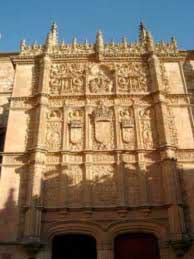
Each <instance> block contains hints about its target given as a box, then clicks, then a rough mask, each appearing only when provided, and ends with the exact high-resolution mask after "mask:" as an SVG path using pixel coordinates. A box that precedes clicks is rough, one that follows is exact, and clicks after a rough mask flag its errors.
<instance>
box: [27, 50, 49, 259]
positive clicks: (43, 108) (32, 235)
mask: <svg viewBox="0 0 194 259" xmlns="http://www.w3.org/2000/svg"><path fill="white" fill-rule="evenodd" d="M50 64H51V62H50V58H49V56H48V55H47V54H45V56H44V57H43V58H42V60H41V72H40V81H39V82H40V83H39V89H38V94H37V96H36V98H37V106H36V111H35V112H36V114H35V121H34V135H33V146H32V149H31V150H30V152H31V153H30V159H29V160H30V165H29V172H28V174H29V175H28V189H27V190H28V194H27V207H26V214H25V229H24V242H23V243H24V246H25V247H27V250H29V251H31V250H33V251H34V250H35V251H36V253H37V252H38V250H37V249H38V248H42V246H43V242H41V240H40V234H41V233H40V231H41V214H42V202H43V201H42V181H43V178H42V176H43V172H44V170H45V162H46V154H45V152H46V149H45V139H46V119H47V117H46V116H47V106H48V96H47V92H48V84H49V71H50ZM36 253H35V254H36Z"/></svg>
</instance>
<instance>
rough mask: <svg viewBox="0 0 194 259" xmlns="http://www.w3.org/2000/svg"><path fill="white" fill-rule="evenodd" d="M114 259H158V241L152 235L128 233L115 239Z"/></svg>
mask: <svg viewBox="0 0 194 259" xmlns="http://www.w3.org/2000/svg"><path fill="white" fill-rule="evenodd" d="M114 255H115V256H114V259H159V258H160V256H159V249H158V240H157V238H156V237H155V236H154V235H152V234H144V233H128V234H122V235H119V236H117V237H116V238H115V241H114Z"/></svg>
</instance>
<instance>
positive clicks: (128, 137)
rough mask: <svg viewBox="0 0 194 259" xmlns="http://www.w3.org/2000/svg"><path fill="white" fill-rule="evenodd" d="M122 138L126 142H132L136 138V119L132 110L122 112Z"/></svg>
mask: <svg viewBox="0 0 194 259" xmlns="http://www.w3.org/2000/svg"><path fill="white" fill-rule="evenodd" d="M120 117H121V129H122V138H123V141H124V142H125V143H130V142H132V141H133V138H134V121H133V116H132V111H130V110H124V111H121V112H120Z"/></svg>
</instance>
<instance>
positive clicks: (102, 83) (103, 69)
mask: <svg viewBox="0 0 194 259" xmlns="http://www.w3.org/2000/svg"><path fill="white" fill-rule="evenodd" d="M87 81H88V91H89V93H92V94H102V93H106V94H107V93H112V92H113V91H114V74H113V70H111V68H110V67H108V66H105V65H91V66H89V69H88V75H87Z"/></svg>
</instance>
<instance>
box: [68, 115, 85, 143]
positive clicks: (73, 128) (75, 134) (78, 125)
mask: <svg viewBox="0 0 194 259" xmlns="http://www.w3.org/2000/svg"><path fill="white" fill-rule="evenodd" d="M69 118H70V123H69V126H70V141H71V143H72V144H73V145H77V144H79V143H80V142H81V140H82V126H83V121H82V114H81V111H79V110H74V111H72V112H70V113H69Z"/></svg>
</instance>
